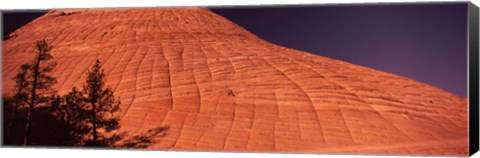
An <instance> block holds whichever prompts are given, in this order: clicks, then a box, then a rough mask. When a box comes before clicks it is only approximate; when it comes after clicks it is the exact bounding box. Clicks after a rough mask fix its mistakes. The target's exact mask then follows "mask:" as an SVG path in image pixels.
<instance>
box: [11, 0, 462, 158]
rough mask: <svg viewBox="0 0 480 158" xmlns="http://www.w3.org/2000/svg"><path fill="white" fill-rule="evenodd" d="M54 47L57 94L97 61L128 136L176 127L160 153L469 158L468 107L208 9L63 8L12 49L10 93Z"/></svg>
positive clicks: (22, 32)
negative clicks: (23, 68) (285, 43)
mask: <svg viewBox="0 0 480 158" xmlns="http://www.w3.org/2000/svg"><path fill="white" fill-rule="evenodd" d="M43 38H45V39H47V41H48V42H49V43H50V44H51V45H53V46H54V49H53V50H52V54H53V55H54V57H55V61H56V62H57V63H58V65H57V67H56V69H55V72H54V76H56V77H57V79H58V84H56V86H55V88H56V89H57V90H58V92H59V93H61V94H65V93H66V92H68V90H70V89H71V88H72V87H73V86H77V87H81V86H82V85H83V84H84V82H85V74H86V72H87V70H88V69H89V68H90V67H91V66H92V65H93V64H94V62H95V60H96V59H99V60H100V61H101V62H102V64H103V68H104V70H105V73H106V75H107V78H106V84H107V86H110V87H112V88H113V89H114V90H115V95H116V96H118V97H120V99H121V102H122V104H121V109H122V110H121V112H120V116H121V125H122V128H121V131H127V132H129V133H131V134H135V133H143V132H145V131H146V130H148V129H151V128H154V127H157V126H161V125H168V126H170V127H171V128H170V130H169V131H168V135H167V136H166V137H162V138H159V140H160V141H159V142H158V143H156V144H154V145H153V146H151V147H150V148H151V149H160V150H201V151H205V150H207V151H249V152H283V153H284V152H302V153H361V154H382V155H383V154H409V155H466V154H467V151H468V124H467V123H468V122H467V121H468V120H467V100H466V99H465V98H461V97H459V96H456V95H454V94H452V93H449V92H446V91H443V90H441V89H438V88H435V87H433V86H430V85H426V84H423V83H419V82H416V81H414V80H412V79H408V78H405V77H400V76H397V75H393V74H389V73H385V72H380V71H377V70H373V69H370V68H366V67H362V66H359V65H354V64H350V63H347V62H343V61H339V60H334V59H330V58H326V57H322V56H317V55H314V54H310V53H307V52H302V51H298V50H294V49H289V48H285V47H281V46H278V45H274V44H271V43H269V42H267V41H264V40H262V39H260V38H258V37H256V36H255V35H253V34H252V33H249V32H248V31H246V30H245V29H243V28H242V27H240V26H238V25H236V24H234V23H232V22H230V21H228V20H227V19H225V18H223V17H221V16H219V15H216V14H214V13H213V12H211V11H209V10H208V9H203V8H155V9H154V8H143V9H92V10H55V11H50V12H48V13H46V14H45V15H43V16H41V17H39V18H37V19H35V20H34V21H32V22H30V23H28V24H27V25H25V26H23V27H21V28H20V29H18V30H16V31H15V32H14V33H12V35H11V37H10V39H8V40H5V41H3V45H2V46H3V48H2V49H3V61H2V71H3V72H2V75H3V77H2V79H3V93H4V94H8V93H11V90H12V88H13V86H14V82H13V81H12V79H11V78H12V77H13V76H14V75H15V74H16V73H17V72H18V70H19V66H20V65H21V64H22V63H25V62H29V61H31V60H32V59H33V57H34V55H35V53H34V52H35V51H34V48H35V47H34V43H35V40H39V39H43Z"/></svg>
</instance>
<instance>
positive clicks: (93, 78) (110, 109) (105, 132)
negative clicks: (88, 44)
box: [83, 60, 120, 146]
mask: <svg viewBox="0 0 480 158" xmlns="http://www.w3.org/2000/svg"><path fill="white" fill-rule="evenodd" d="M104 79H105V74H104V71H103V69H101V66H100V61H99V60H97V61H96V62H95V64H94V65H93V67H92V69H91V70H90V71H89V72H88V74H87V83H86V85H85V86H84V88H83V90H84V93H85V94H86V101H87V102H88V103H90V106H91V109H90V110H91V114H90V117H91V120H89V121H91V124H92V137H93V138H92V141H91V142H90V144H88V145H91V146H111V145H112V144H113V143H114V142H116V141H117V140H118V139H120V138H119V136H118V135H116V134H112V133H110V132H112V131H114V130H117V129H119V128H120V124H119V118H118V117H117V116H116V115H115V113H116V112H117V111H118V110H119V109H120V101H118V100H115V97H114V95H113V91H112V89H111V88H110V87H105V82H104ZM99 131H101V133H100V132H99Z"/></svg>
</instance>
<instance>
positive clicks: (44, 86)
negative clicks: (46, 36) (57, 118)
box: [22, 40, 57, 146]
mask: <svg viewBox="0 0 480 158" xmlns="http://www.w3.org/2000/svg"><path fill="white" fill-rule="evenodd" d="M36 49H37V51H38V52H37V55H36V56H35V59H34V60H33V62H32V63H30V64H29V65H28V66H25V67H28V68H27V69H26V70H27V71H28V73H27V76H26V80H27V82H28V86H26V87H28V93H29V94H28V95H30V97H29V98H28V99H27V100H29V101H27V104H28V110H27V115H26V121H27V122H26V124H25V129H24V139H23V145H24V146H26V145H28V144H30V142H29V137H30V127H31V124H32V119H31V118H32V113H33V112H34V108H35V107H36V106H38V105H40V104H43V103H46V102H48V101H49V96H50V95H48V94H49V93H51V92H52V89H51V88H52V86H53V85H54V84H55V83H56V82H57V80H56V78H55V77H53V76H50V75H49V74H48V73H50V72H51V71H53V69H54V68H55V66H56V63H55V62H48V61H49V60H51V59H53V56H52V55H51V54H50V51H51V50H52V49H53V47H52V46H50V45H48V43H47V41H46V40H39V41H36ZM22 67H23V66H22Z"/></svg>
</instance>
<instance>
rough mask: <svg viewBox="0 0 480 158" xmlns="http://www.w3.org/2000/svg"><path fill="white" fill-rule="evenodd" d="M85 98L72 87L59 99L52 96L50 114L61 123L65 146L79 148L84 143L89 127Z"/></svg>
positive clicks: (56, 96)
mask: <svg viewBox="0 0 480 158" xmlns="http://www.w3.org/2000/svg"><path fill="white" fill-rule="evenodd" d="M85 104H86V102H85V98H84V96H83V93H82V91H80V90H78V88H77V87H73V88H72V90H71V91H70V92H68V93H67V94H66V95H65V96H63V97H61V96H58V95H56V94H55V95H53V96H52V100H51V103H50V105H51V108H52V112H51V113H52V114H53V115H54V116H55V117H56V118H57V119H58V120H59V121H61V122H63V124H64V126H65V131H66V134H65V135H66V137H65V143H64V144H66V145H74V146H81V145H83V144H84V143H85V139H84V137H85V135H87V134H88V133H89V132H90V130H91V127H90V126H89V125H88V121H86V120H87V119H88V111H87V110H86V109H85Z"/></svg>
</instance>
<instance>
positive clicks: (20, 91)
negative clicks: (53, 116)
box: [5, 64, 30, 139]
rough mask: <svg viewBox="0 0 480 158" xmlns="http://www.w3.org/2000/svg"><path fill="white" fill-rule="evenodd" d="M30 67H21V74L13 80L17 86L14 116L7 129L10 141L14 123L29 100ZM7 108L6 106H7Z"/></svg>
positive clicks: (24, 65)
mask: <svg viewBox="0 0 480 158" xmlns="http://www.w3.org/2000/svg"><path fill="white" fill-rule="evenodd" d="M29 67H30V65H29V64H22V66H20V72H19V73H18V74H17V75H16V76H15V77H14V78H12V79H13V80H14V81H15V86H14V89H13V93H14V94H13V98H12V103H13V104H14V109H13V114H12V115H11V118H10V119H9V121H8V125H7V127H6V130H5V132H6V139H10V138H11V137H10V136H11V134H12V133H13V132H14V131H13V129H14V127H13V126H14V123H16V121H17V113H18V110H19V108H22V107H23V106H25V103H26V100H27V98H28V88H29V85H28V81H27V75H28V69H29ZM5 106H6V105H5Z"/></svg>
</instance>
